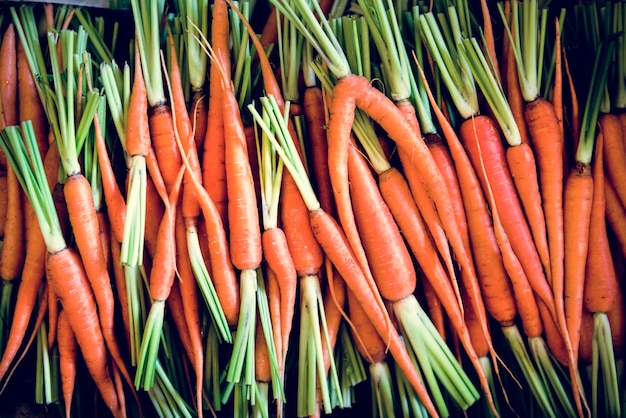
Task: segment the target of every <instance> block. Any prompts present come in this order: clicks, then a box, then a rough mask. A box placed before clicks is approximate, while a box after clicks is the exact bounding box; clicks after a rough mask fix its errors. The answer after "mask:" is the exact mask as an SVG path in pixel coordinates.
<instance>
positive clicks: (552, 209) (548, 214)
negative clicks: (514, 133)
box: [524, 98, 565, 322]
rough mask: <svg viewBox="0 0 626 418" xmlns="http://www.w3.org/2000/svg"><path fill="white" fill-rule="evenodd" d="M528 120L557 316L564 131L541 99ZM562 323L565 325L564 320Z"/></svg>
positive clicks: (528, 108) (559, 308)
mask: <svg viewBox="0 0 626 418" xmlns="http://www.w3.org/2000/svg"><path fill="white" fill-rule="evenodd" d="M524 119H525V121H526V125H527V126H528V131H529V134H530V136H531V138H532V144H533V147H534V148H535V150H536V153H535V155H536V158H537V167H538V169H539V181H540V184H541V195H542V198H543V205H544V209H543V210H544V212H545V218H546V227H547V232H548V246H549V252H550V279H551V285H552V289H553V294H554V302H555V308H556V312H557V315H559V316H562V315H563V313H564V310H563V286H564V282H563V280H564V276H563V274H564V273H563V268H564V267H563V257H564V255H563V252H564V242H563V239H564V237H563V184H564V180H563V172H564V165H563V162H564V160H563V153H564V152H565V151H564V142H563V132H562V130H561V127H560V126H559V121H558V116H557V114H556V112H555V109H554V106H553V105H552V104H551V103H550V102H548V101H547V100H545V99H541V98H537V99H535V100H533V101H532V102H530V103H527V104H526V107H525V109H524ZM559 322H563V319H562V318H561V319H560V320H559Z"/></svg>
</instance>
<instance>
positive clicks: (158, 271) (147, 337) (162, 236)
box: [135, 166, 193, 390]
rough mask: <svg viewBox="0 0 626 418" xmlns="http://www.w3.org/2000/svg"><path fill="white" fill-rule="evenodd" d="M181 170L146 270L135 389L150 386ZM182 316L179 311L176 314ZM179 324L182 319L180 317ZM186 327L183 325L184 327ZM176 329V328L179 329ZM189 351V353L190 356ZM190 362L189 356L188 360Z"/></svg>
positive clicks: (169, 274)
mask: <svg viewBox="0 0 626 418" xmlns="http://www.w3.org/2000/svg"><path fill="white" fill-rule="evenodd" d="M183 173H184V167H182V166H181V167H180V169H179V172H178V175H177V179H176V180H175V181H174V183H173V184H172V187H173V188H172V190H171V192H170V194H169V196H168V201H167V202H166V210H165V214H164V215H163V218H162V219H161V222H160V224H159V232H158V236H157V242H156V248H155V252H154V256H153V258H152V266H151V270H150V280H149V287H150V297H151V298H152V305H151V307H150V312H149V313H148V318H147V319H146V325H145V331H144V335H143V338H142V341H141V348H140V354H139V355H140V357H139V363H138V366H137V373H136V374H135V386H136V387H138V388H140V387H141V388H144V389H145V390H148V389H150V388H151V387H152V386H153V384H154V373H155V370H154V369H155V362H156V358H157V354H158V349H159V345H160V344H158V343H154V341H155V340H156V341H160V339H161V335H162V327H163V320H164V314H165V312H164V311H165V301H166V300H167V299H168V297H169V296H170V293H171V291H172V286H173V285H174V279H175V275H176V258H175V257H176V241H175V228H176V226H175V225H176V216H177V212H178V208H177V204H176V202H177V201H178V198H179V194H180V187H181V183H182V178H183ZM179 313H180V314H183V312H182V311H180V312H179ZM183 315H184V314H183ZM183 323H185V322H184V316H183ZM185 324H186V323H185ZM179 328H180V327H179ZM191 352H192V351H189V353H191ZM191 358H193V356H191Z"/></svg>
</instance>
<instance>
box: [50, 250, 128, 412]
mask: <svg viewBox="0 0 626 418" xmlns="http://www.w3.org/2000/svg"><path fill="white" fill-rule="evenodd" d="M46 270H47V277H48V280H49V282H50V284H51V286H52V287H53V288H54V290H55V294H56V295H57V296H58V298H59V299H60V300H61V304H62V305H63V309H64V310H65V312H66V313H67V318H68V320H69V322H70V325H71V327H72V330H73V331H74V334H75V336H76V340H77V342H78V345H79V346H80V348H81V353H82V355H83V358H84V360H85V363H86V364H87V368H88V369H89V372H90V374H91V376H92V377H93V379H94V382H95V383H96V386H97V387H98V389H99V390H100V393H101V395H102V397H103V399H104V401H105V404H106V405H107V407H108V408H109V409H110V410H111V411H112V412H113V413H114V414H115V415H116V416H119V415H120V414H121V412H122V411H120V410H119V401H118V397H117V393H116V391H115V387H114V386H113V383H112V381H111V376H110V370H109V368H108V367H107V363H106V362H107V358H108V356H107V353H106V349H105V347H106V346H105V343H104V339H103V337H102V331H101V330H100V322H99V320H98V314H97V309H96V302H95V299H94V297H93V295H92V292H91V290H90V286H89V282H88V280H87V275H86V273H85V270H84V267H83V265H82V262H81V260H80V257H79V255H78V254H77V253H76V252H74V251H73V250H71V249H69V248H67V247H66V248H65V249H62V250H59V251H57V252H54V253H50V252H49V253H48V256H47V262H46Z"/></svg>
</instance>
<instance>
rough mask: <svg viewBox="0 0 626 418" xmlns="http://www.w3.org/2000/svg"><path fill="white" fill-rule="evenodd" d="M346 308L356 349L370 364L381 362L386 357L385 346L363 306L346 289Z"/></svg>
mask: <svg viewBox="0 0 626 418" xmlns="http://www.w3.org/2000/svg"><path fill="white" fill-rule="evenodd" d="M347 300H348V310H349V315H350V322H351V323H352V326H351V327H350V331H351V332H352V338H353V340H354V342H355V345H356V349H357V350H358V351H359V353H360V354H361V356H363V358H364V359H365V360H367V362H368V363H370V364H375V363H381V362H383V361H384V360H385V358H386V357H387V347H386V346H385V342H384V341H383V340H382V338H380V336H379V335H378V332H377V331H376V328H374V326H373V325H372V322H371V321H370V320H369V318H368V316H367V314H366V313H365V308H364V307H363V306H362V305H361V304H360V303H359V301H358V300H357V299H356V297H355V296H354V294H353V293H352V292H351V291H350V290H348V291H347Z"/></svg>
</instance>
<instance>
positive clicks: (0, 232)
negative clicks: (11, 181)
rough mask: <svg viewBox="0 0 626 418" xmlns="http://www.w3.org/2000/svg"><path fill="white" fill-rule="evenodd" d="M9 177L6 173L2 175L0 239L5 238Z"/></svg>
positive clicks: (0, 184)
mask: <svg viewBox="0 0 626 418" xmlns="http://www.w3.org/2000/svg"><path fill="white" fill-rule="evenodd" d="M7 186H8V185H7V175H6V173H5V172H3V173H2V174H0V237H4V224H5V222H4V220H5V219H6V217H7V204H8V200H9V199H8V198H7V190H8V189H7Z"/></svg>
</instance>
